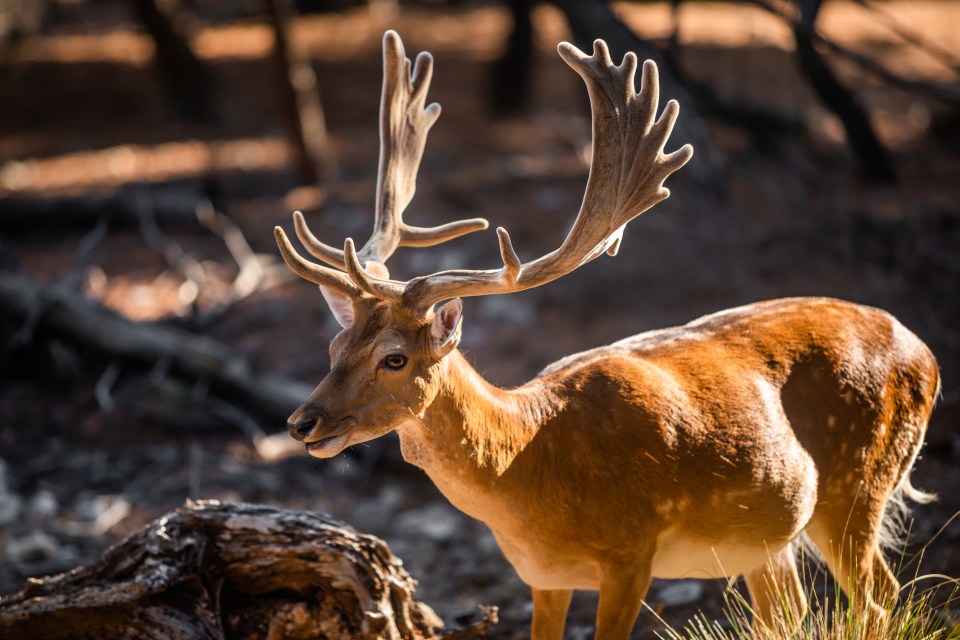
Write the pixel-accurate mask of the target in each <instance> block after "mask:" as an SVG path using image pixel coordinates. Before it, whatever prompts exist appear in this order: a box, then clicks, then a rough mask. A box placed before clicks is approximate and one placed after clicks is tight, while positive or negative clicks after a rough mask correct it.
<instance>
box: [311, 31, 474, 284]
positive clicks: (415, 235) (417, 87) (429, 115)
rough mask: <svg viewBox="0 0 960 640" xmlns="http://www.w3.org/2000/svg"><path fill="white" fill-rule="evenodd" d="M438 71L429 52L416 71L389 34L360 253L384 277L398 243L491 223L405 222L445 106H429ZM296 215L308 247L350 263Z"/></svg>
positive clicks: (337, 263)
mask: <svg viewBox="0 0 960 640" xmlns="http://www.w3.org/2000/svg"><path fill="white" fill-rule="evenodd" d="M432 75H433V57H431V55H430V54H429V53H426V52H424V53H421V54H420V55H418V56H417V60H416V63H415V64H414V65H413V72H412V73H411V71H410V60H409V59H408V58H407V57H406V55H405V54H404V50H403V43H402V42H401V41H400V36H398V35H397V33H396V32H395V31H387V32H386V34H384V36H383V94H382V97H381V101H380V167H379V171H378V174H377V203H376V212H375V219H374V224H373V226H374V231H373V235H372V236H370V239H369V240H367V243H366V244H365V245H364V246H363V248H362V249H360V251H359V252H358V253H357V256H358V260H359V262H360V264H363V265H364V266H365V268H366V269H367V270H369V271H370V272H371V273H372V274H373V275H375V276H378V277H381V278H387V277H388V275H387V274H388V272H387V269H386V266H385V263H386V261H387V258H389V257H390V256H391V255H392V254H393V252H394V251H396V249H397V247H400V246H405V247H429V246H432V245H435V244H440V243H441V242H446V241H447V240H451V239H453V238H456V237H458V236H462V235H464V234H466V233H471V232H473V231H480V230H482V229H486V228H487V226H488V224H487V221H486V220H483V219H481V218H473V219H470V220H461V221H458V222H451V223H449V224H444V225H441V226H439V227H431V228H423V227H414V226H411V225H408V224H406V223H405V222H404V221H403V218H402V215H403V210H404V209H406V207H407V205H408V204H410V200H411V199H412V198H413V194H414V192H415V191H416V179H417V170H418V169H419V168H420V161H421V159H422V158H423V148H424V144H425V143H426V141H427V133H428V132H429V131H430V127H432V126H433V123H434V122H436V121H437V118H438V117H439V116H440V105H439V104H437V103H436V102H434V103H432V104H430V105H427V106H426V107H424V102H425V100H426V95H427V89H428V88H429V87H430V78H431V77H432ZM293 220H294V225H295V227H296V230H297V236H298V237H299V238H300V241H301V242H302V243H303V245H304V246H305V247H306V248H307V251H309V252H310V253H311V254H312V255H313V256H315V257H316V258H318V259H320V260H322V261H323V262H326V263H327V264H329V265H331V266H333V267H337V268H339V269H345V268H347V261H346V260H345V255H344V251H341V250H339V249H335V248H334V247H331V246H329V245H327V244H324V243H323V242H321V241H320V240H318V239H317V238H316V237H315V236H314V235H313V233H311V232H310V229H309V228H307V224H306V221H304V219H303V214H301V213H300V212H299V211H298V212H296V213H294V214H293ZM361 288H362V287H361Z"/></svg>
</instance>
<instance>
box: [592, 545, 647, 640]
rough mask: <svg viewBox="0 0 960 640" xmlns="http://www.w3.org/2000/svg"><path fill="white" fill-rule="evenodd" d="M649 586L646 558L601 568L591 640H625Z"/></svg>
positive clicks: (628, 635) (638, 613)
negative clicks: (595, 621)
mask: <svg viewBox="0 0 960 640" xmlns="http://www.w3.org/2000/svg"><path fill="white" fill-rule="evenodd" d="M649 587H650V560H649V559H648V560H646V561H644V562H642V563H641V564H639V565H638V564H636V563H630V562H624V563H622V564H619V565H614V564H608V565H606V566H604V567H603V575H602V577H601V579H600V603H599V604H598V606H597V633H596V635H595V636H594V640H627V639H628V638H629V637H630V632H631V631H632V630H633V625H634V624H635V623H636V621H637V616H638V615H640V608H641V607H642V606H643V598H644V596H646V595H647V589H648V588H649Z"/></svg>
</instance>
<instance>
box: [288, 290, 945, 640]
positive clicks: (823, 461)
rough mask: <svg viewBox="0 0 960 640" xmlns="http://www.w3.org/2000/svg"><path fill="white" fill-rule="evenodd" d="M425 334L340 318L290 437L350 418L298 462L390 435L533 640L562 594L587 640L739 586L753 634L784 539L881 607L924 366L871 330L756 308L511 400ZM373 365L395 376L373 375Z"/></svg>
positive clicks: (861, 313)
mask: <svg viewBox="0 0 960 640" xmlns="http://www.w3.org/2000/svg"><path fill="white" fill-rule="evenodd" d="M430 320H431V318H429V317H428V318H427V319H426V322H428V323H429V322H430ZM424 322H425V320H423V319H418V318H417V317H416V316H411V315H409V314H406V313H404V311H403V310H402V308H399V307H398V306H396V305H395V304H394V303H385V302H376V303H375V302H372V301H370V300H369V299H364V300H361V301H360V302H358V303H357V305H356V322H355V324H354V325H353V326H351V327H349V328H347V329H346V330H344V331H343V332H342V333H341V334H340V335H338V336H337V338H336V339H335V340H334V342H333V345H332V346H331V352H332V356H333V367H332V370H331V373H330V375H329V376H328V377H327V378H326V379H325V380H324V381H323V382H321V384H320V386H319V387H318V388H317V391H316V392H315V393H314V394H313V396H311V398H310V400H309V401H308V402H307V403H306V404H305V405H304V406H303V407H301V408H300V409H298V411H297V412H296V413H295V414H294V415H293V416H291V422H292V423H297V422H301V421H303V420H304V419H305V418H310V417H311V416H313V415H314V414H316V409H317V408H318V407H320V408H322V410H323V411H322V414H323V415H326V416H328V417H327V418H326V419H324V420H318V421H317V423H316V426H315V428H314V429H313V430H312V431H311V432H310V433H309V435H307V436H306V441H307V442H316V441H318V440H321V439H322V438H324V437H325V436H326V435H327V434H329V433H331V431H336V430H337V429H341V428H342V425H343V422H342V420H343V418H345V417H347V416H348V415H349V416H350V420H349V421H348V424H349V425H350V429H349V430H348V437H347V438H346V439H345V440H344V441H343V442H342V443H340V444H342V446H339V445H338V448H336V450H333V449H324V450H322V451H320V452H317V451H312V453H314V454H315V455H322V456H324V457H326V456H327V455H335V454H336V453H337V452H338V451H340V450H342V448H343V447H345V446H349V445H350V444H354V443H356V442H361V441H363V440H367V439H370V438H372V437H377V436H379V435H382V434H383V433H386V432H387V431H389V430H391V429H396V430H397V431H398V433H399V435H400V440H401V445H402V449H403V455H404V457H405V458H406V459H407V460H408V461H410V462H411V463H413V464H415V465H417V466H419V467H421V468H422V469H423V470H424V471H425V472H426V473H427V474H428V475H429V477H430V478H431V479H432V480H433V481H434V483H436V485H437V486H438V487H439V489H440V490H441V491H442V492H443V493H444V495H445V496H447V498H448V499H449V500H450V501H451V502H452V503H453V504H454V505H455V506H457V507H458V508H460V509H461V510H463V511H464V512H465V513H467V514H469V515H471V516H473V517H475V518H478V519H480V520H482V521H483V522H485V523H486V524H487V525H488V526H489V527H490V528H491V530H492V531H493V533H494V535H495V536H496V538H497V541H498V542H499V544H500V546H501V549H502V550H503V552H504V554H505V555H506V557H507V559H508V560H510V562H511V563H512V564H513V565H514V567H515V568H516V569H517V571H518V572H519V574H520V576H521V577H522V578H523V579H524V580H525V581H526V582H527V583H528V584H530V586H531V587H532V588H533V591H534V604H535V613H534V624H533V632H532V633H533V637H535V638H560V637H562V630H563V622H562V619H563V616H564V615H565V612H566V608H567V604H568V602H569V593H570V590H572V589H600V605H599V611H598V621H597V637H598V638H603V639H605V640H609V639H610V638H625V637H627V636H628V635H629V631H630V629H631V628H632V626H633V623H634V620H635V618H636V615H637V613H638V612H639V609H640V603H641V600H642V598H643V597H644V595H645V593H646V590H647V586H648V584H649V580H650V579H651V577H668V578H676V577H717V576H728V575H739V574H744V575H745V576H746V580H747V585H748V588H749V589H750V592H751V596H752V597H753V598H754V601H755V605H756V609H757V612H758V614H759V615H760V616H761V618H762V619H765V620H767V621H769V620H770V619H771V617H772V616H773V615H774V611H775V610H776V609H777V606H776V603H777V602H779V601H780V599H781V597H782V594H780V595H777V596H773V595H771V594H770V593H769V591H768V589H767V588H765V585H770V584H772V585H773V586H774V587H775V588H776V589H779V590H782V593H785V594H786V596H787V597H789V598H791V599H792V600H794V601H795V602H796V604H797V609H798V611H802V607H803V605H802V603H803V602H804V601H805V599H804V598H803V596H802V592H801V590H800V589H801V588H800V582H799V579H798V577H797V570H796V566H795V564H794V560H793V555H792V549H793V546H794V541H796V540H797V539H798V537H799V536H800V535H801V534H802V533H806V534H807V535H808V536H809V538H810V539H811V540H812V542H813V543H814V544H815V545H816V547H817V548H818V550H819V551H820V553H822V554H823V556H824V557H825V559H826V561H827V564H828V566H829V568H830V570H831V572H833V574H834V576H835V577H836V578H837V579H838V582H839V583H840V585H841V586H842V587H844V588H846V587H849V586H850V585H851V584H853V583H855V584H857V585H858V591H857V596H858V602H857V603H856V604H857V605H858V606H864V607H866V608H868V609H870V610H872V611H875V612H878V613H880V614H882V611H883V610H884V609H885V608H886V607H889V606H890V604H891V602H892V597H893V596H895V593H896V591H895V590H896V587H897V583H896V580H895V578H894V577H893V575H892V573H891V572H890V570H889V568H888V567H887V565H886V563H885V562H884V560H883V559H882V557H881V555H880V547H879V544H880V542H881V528H882V522H883V517H884V512H885V509H886V507H887V505H888V503H889V502H890V500H891V498H892V497H893V496H894V494H895V493H897V491H898V489H903V488H904V487H908V486H909V485H908V474H909V470H910V467H911V465H912V463H913V460H914V458H915V457H916V454H917V452H918V450H919V448H920V446H921V444H922V442H923V436H924V431H925V428H926V424H927V420H928V418H929V416H930V412H931V410H932V407H933V403H934V399H935V397H936V394H937V391H938V388H939V376H938V370H937V365H936V362H935V360H934V358H933V356H932V355H931V353H930V351H929V350H928V349H927V348H926V346H925V345H924V344H923V343H922V342H921V341H920V340H919V339H918V338H916V336H914V335H913V334H912V333H910V332H909V331H908V330H907V329H905V328H904V327H903V326H902V325H901V324H900V323H898V322H897V321H896V320H895V319H894V318H892V317H891V316H890V315H888V314H886V313H884V312H882V311H879V310H876V309H872V308H868V307H863V306H858V305H854V304H851V303H847V302H841V301H838V300H830V299H824V298H797V299H784V300H774V301H769V302H761V303H756V304H752V305H747V306H745V307H740V308H737V309H732V310H729V311H725V312H722V313H719V314H715V315H712V316H707V317H705V318H701V319H699V320H696V321H694V322H692V323H690V324H687V325H685V326H682V327H677V328H672V329H665V330H660V331H652V332H649V333H645V334H641V335H638V336H635V337H632V338H628V339H626V340H623V341H620V342H617V343H614V344H612V345H609V346H605V347H600V348H597V349H593V350H590V351H586V352H583V353H580V354H577V355H574V356H570V357H567V358H564V359H563V360H561V361H559V362H557V363H555V364H553V365H551V366H549V367H547V368H546V369H545V370H544V371H543V372H541V374H540V375H539V376H537V377H536V378H535V379H533V380H532V381H530V382H529V383H527V384H525V385H523V386H521V387H519V388H517V389H512V390H503V389H499V388H496V387H494V386H492V385H490V384H488V383H487V382H486V381H484V380H483V379H482V378H481V377H480V375H479V374H477V373H476V371H475V370H474V369H473V368H472V367H471V366H470V365H469V364H468V363H467V362H466V360H465V359H464V358H463V356H462V355H461V354H460V353H459V352H458V351H456V350H453V351H451V352H449V353H448V354H446V355H445V356H444V357H439V358H438V355H437V354H436V353H435V350H434V349H431V344H432V340H433V337H432V336H431V326H430V325H429V324H424ZM391 349H400V350H401V351H403V352H404V353H405V354H406V355H407V356H408V357H409V363H408V364H407V366H406V368H405V369H404V370H403V371H399V372H394V371H387V370H385V369H384V368H383V367H382V366H379V365H378V362H379V360H378V358H380V354H382V353H385V352H386V351H390V350H391Z"/></svg>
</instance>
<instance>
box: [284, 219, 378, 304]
mask: <svg viewBox="0 0 960 640" xmlns="http://www.w3.org/2000/svg"><path fill="white" fill-rule="evenodd" d="M273 235H274V237H275V238H276V239H277V246H278V247H280V255H282V256H283V261H284V262H286V263H287V266H288V267H290V269H291V270H292V271H293V272H294V273H296V274H297V275H298V276H300V277H301V278H303V279H305V280H309V281H310V282H312V283H314V284H319V285H321V286H324V287H331V288H333V289H337V290H338V291H341V292H343V293H345V294H347V295H349V296H351V297H353V298H358V297H360V295H361V289H360V288H358V287H357V286H356V285H354V284H353V283H352V282H351V281H350V278H349V277H348V276H347V274H345V273H343V272H341V271H337V270H336V269H330V268H328V267H324V266H323V265H319V264H314V263H312V262H309V261H307V260H305V259H304V258H303V256H301V255H300V254H299V253H297V250H296V249H294V248H293V245H292V244H290V240H289V238H287V234H286V233H284V232H283V229H282V228H281V227H274V230H273Z"/></svg>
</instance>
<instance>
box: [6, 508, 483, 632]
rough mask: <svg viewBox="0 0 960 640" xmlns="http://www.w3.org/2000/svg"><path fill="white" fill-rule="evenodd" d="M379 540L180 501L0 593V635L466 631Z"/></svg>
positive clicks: (329, 526) (281, 514)
mask: <svg viewBox="0 0 960 640" xmlns="http://www.w3.org/2000/svg"><path fill="white" fill-rule="evenodd" d="M415 588H416V581H415V580H414V579H413V578H412V577H410V575H409V574H408V573H407V572H406V571H405V570H404V568H403V565H402V563H401V562H400V560H399V559H397V558H396V557H395V556H393V554H392V553H391V552H390V549H389V548H388V547H387V545H386V543H384V542H383V541H382V540H380V539H378V538H375V537H373V536H369V535H365V534H361V533H357V532H356V531H354V530H353V529H351V528H350V527H348V526H347V525H345V524H343V523H341V522H338V521H336V520H334V519H332V518H330V517H329V516H326V515H323V514H320V513H315V512H305V511H293V510H288V509H278V508H275V507H269V506H263V505H250V504H225V503H221V502H218V501H202V502H188V503H187V504H186V505H185V506H184V507H183V508H181V509H177V510H176V511H174V512H172V513H169V514H167V515H165V516H163V517H161V518H159V519H157V520H155V521H154V522H153V523H151V524H150V525H148V526H147V527H145V528H144V529H143V530H142V531H140V532H139V533H135V534H133V535H131V536H129V537H128V538H126V539H125V540H123V541H122V542H120V543H119V544H117V545H115V546H113V547H111V548H110V549H108V550H107V551H106V552H105V553H104V554H103V555H102V556H101V557H100V558H99V559H97V560H96V561H94V562H93V563H91V564H89V565H87V566H84V567H79V568H77V569H74V570H73V571H70V572H68V573H63V574H60V575H57V576H52V577H49V578H43V579H40V580H31V581H29V582H28V584H27V586H26V588H24V589H23V590H22V591H20V592H19V593H16V594H13V595H10V596H5V597H0V637H4V638H31V637H36V638H41V637H42V638H49V639H51V640H56V639H59V638H115V639H127V638H129V639H131V640H132V639H134V638H137V639H139V638H164V639H166V640H181V639H182V640H188V639H189V640H195V639H198V638H202V639H210V640H225V639H226V638H268V639H270V640H284V639H289V640H294V639H305V638H326V639H328V640H341V639H342V640H373V639H380V638H383V639H390V640H400V639H401V638H402V639H404V640H421V639H434V638H454V637H455V638H466V637H477V636H479V635H481V634H483V633H484V632H485V631H486V629H488V628H489V627H490V626H491V625H492V624H495V623H496V611H495V610H494V609H490V610H485V611H484V619H483V620H482V621H480V622H479V623H477V624H475V625H473V627H471V628H469V629H459V630H453V631H448V632H443V631H441V628H442V627H443V621H442V620H440V618H439V617H437V615H436V614H435V613H434V612H433V610H432V609H431V608H430V607H429V606H427V605H426V604H424V603H422V602H420V601H418V600H417V599H416V596H415Z"/></svg>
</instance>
